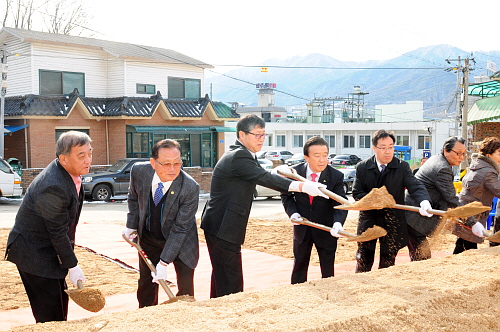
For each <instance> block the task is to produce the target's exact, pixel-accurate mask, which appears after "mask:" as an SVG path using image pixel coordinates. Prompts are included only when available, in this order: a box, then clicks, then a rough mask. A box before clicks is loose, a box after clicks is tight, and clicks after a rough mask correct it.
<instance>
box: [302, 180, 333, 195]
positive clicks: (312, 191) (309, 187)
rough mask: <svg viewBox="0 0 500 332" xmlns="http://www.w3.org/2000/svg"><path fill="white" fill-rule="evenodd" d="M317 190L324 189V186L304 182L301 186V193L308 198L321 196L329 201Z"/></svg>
mask: <svg viewBox="0 0 500 332" xmlns="http://www.w3.org/2000/svg"><path fill="white" fill-rule="evenodd" d="M319 188H326V186H325V185H324V184H321V183H318V182H312V181H307V182H304V185H303V186H302V192H303V193H306V194H308V195H309V196H321V197H323V198H326V199H330V197H328V196H326V195H325V194H323V193H322V192H321V191H320V190H319Z"/></svg>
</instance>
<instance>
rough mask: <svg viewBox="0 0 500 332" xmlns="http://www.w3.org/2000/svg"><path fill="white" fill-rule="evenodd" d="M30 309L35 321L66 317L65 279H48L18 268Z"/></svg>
mask: <svg viewBox="0 0 500 332" xmlns="http://www.w3.org/2000/svg"><path fill="white" fill-rule="evenodd" d="M18 271H19V275H20V276H21V280H22V281H23V285H24V289H25V290H26V294H27V295H28V299H29V301H30V306H31V311H32V312H33V316H34V317H35V320H36V322H37V323H45V322H51V321H65V320H67V319H68V301H69V297H68V294H66V292H65V291H64V290H65V289H67V288H68V287H67V285H66V281H65V279H50V278H44V277H39V276H36V275H34V274H30V273H26V272H24V271H21V270H19V269H18Z"/></svg>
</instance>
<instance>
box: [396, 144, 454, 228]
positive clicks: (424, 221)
mask: <svg viewBox="0 0 500 332" xmlns="http://www.w3.org/2000/svg"><path fill="white" fill-rule="evenodd" d="M415 177H416V178H417V180H419V181H420V182H421V183H422V184H423V185H424V186H425V188H426V189H427V192H428V193H429V196H430V198H431V204H432V208H433V209H437V210H444V211H446V210H448V208H454V207H457V206H459V205H460V203H459V202H458V196H457V195H456V191H455V187H454V186H453V171H452V169H451V166H450V163H448V160H446V158H445V156H443V155H442V154H438V155H435V156H432V157H431V158H429V160H427V162H426V163H425V164H423V165H422V166H421V167H420V168H419V170H418V172H417V173H416V174H415ZM405 201H406V204H407V205H413V206H419V203H420V202H415V200H414V199H413V198H412V197H411V196H410V195H409V194H408V193H406V197H405ZM440 218H441V217H440V216H438V215H434V216H432V217H430V218H428V217H424V216H421V215H420V213H415V212H411V211H406V223H407V224H408V225H409V226H411V227H412V228H413V229H415V230H416V231H417V232H418V233H420V234H421V235H425V236H427V235H430V234H431V233H432V232H433V231H434V230H435V229H436V227H437V225H438V224H439V221H440Z"/></svg>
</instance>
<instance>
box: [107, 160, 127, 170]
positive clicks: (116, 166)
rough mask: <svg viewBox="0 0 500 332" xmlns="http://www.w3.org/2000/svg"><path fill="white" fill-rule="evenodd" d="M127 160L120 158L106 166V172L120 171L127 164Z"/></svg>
mask: <svg viewBox="0 0 500 332" xmlns="http://www.w3.org/2000/svg"><path fill="white" fill-rule="evenodd" d="M128 162H129V161H128V160H124V159H120V160H118V161H117V162H116V163H114V164H113V165H112V166H111V167H110V168H108V172H121V171H122V170H123V169H124V168H125V167H126V166H127V165H128Z"/></svg>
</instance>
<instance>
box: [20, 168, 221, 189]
mask: <svg viewBox="0 0 500 332" xmlns="http://www.w3.org/2000/svg"><path fill="white" fill-rule="evenodd" d="M109 166H110V165H95V166H91V167H90V172H98V171H104V170H106V169H107V168H108V167H109ZM41 171H43V168H26V169H23V175H22V181H21V186H22V187H23V193H25V192H26V189H28V186H29V185H30V183H31V182H32V181H33V179H35V177H36V176H37V175H38V174H40V172H41ZM184 171H185V172H186V173H188V174H189V175H191V176H192V177H193V179H195V181H196V182H198V184H199V185H200V193H202V194H204V193H208V192H210V182H211V181H212V169H211V168H201V167H185V168H184Z"/></svg>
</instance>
